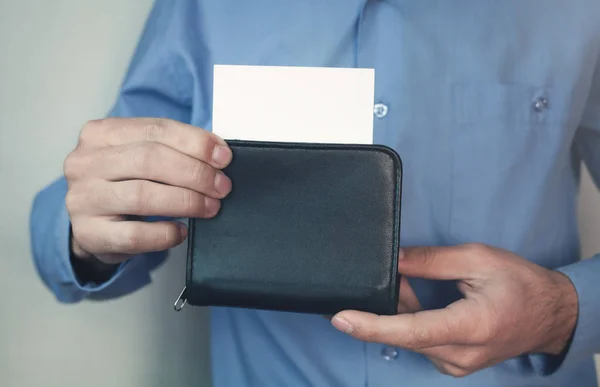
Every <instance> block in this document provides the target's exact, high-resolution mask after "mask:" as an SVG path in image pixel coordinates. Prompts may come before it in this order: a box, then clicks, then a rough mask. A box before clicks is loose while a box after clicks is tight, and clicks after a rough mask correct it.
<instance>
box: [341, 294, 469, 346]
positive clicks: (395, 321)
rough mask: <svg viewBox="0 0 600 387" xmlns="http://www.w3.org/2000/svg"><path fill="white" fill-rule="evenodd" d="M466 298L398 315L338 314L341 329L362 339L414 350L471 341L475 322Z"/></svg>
mask: <svg viewBox="0 0 600 387" xmlns="http://www.w3.org/2000/svg"><path fill="white" fill-rule="evenodd" d="M464 305H466V303H465V302H464V300H459V301H457V302H455V303H453V304H451V305H449V306H448V307H446V308H444V309H436V310H426V311H421V312H417V313H412V314H411V313H407V314H400V315H396V316H378V315H375V314H371V313H365V312H359V311H343V312H340V313H338V314H336V315H335V316H334V318H333V319H332V324H333V325H334V327H336V328H337V329H339V330H341V331H343V332H345V333H347V334H350V335H351V336H352V337H355V338H357V339H359V340H363V341H369V342H377V343H382V344H388V345H394V346H396V347H400V348H407V349H411V350H417V349H423V348H429V347H435V346H440V345H448V344H462V343H467V342H468V338H469V334H470V331H471V330H472V329H471V325H472V321H473V320H472V319H470V318H469V314H468V308H467V307H465V306H464Z"/></svg>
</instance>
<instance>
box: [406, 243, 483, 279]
mask: <svg viewBox="0 0 600 387" xmlns="http://www.w3.org/2000/svg"><path fill="white" fill-rule="evenodd" d="M482 258H483V252H480V251H478V250H477V249H476V248H473V247H471V246H466V245H462V246H447V247H410V248H404V249H402V252H401V254H400V259H399V260H398V271H399V272H400V273H402V274H404V275H406V276H409V277H418V278H427V279H437V280H468V279H472V278H475V277H478V271H479V269H480V268H481V266H482Z"/></svg>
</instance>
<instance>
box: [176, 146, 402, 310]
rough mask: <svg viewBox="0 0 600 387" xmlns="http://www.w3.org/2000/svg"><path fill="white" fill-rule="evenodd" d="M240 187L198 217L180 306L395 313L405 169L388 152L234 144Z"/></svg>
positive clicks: (230, 170) (232, 172) (231, 172)
mask: <svg viewBox="0 0 600 387" xmlns="http://www.w3.org/2000/svg"><path fill="white" fill-rule="evenodd" d="M228 144H229V145H230V147H231V149H232V152H233V160H232V162H231V164H230V165H229V166H228V167H227V168H226V169H225V170H224V172H225V173H226V174H227V175H228V176H229V177H230V178H231V180H232V183H233V189H232V191H231V193H230V194H229V195H228V196H227V197H226V198H225V199H223V200H222V204H221V210H220V212H219V214H218V215H217V216H215V217H214V218H212V219H191V220H190V230H189V239H188V243H189V245H188V257H187V276H186V287H185V289H184V291H183V292H182V294H181V295H180V297H179V299H178V300H177V301H176V303H175V309H176V310H179V309H180V308H181V307H183V305H185V303H188V304H190V305H196V306H228V307H240V308H252V309H264V310H278V311H288V312H299V313H314V314H329V315H331V314H335V313H337V312H339V311H341V310H347V309H353V310H361V311H366V312H372V313H377V314H386V315H390V314H396V312H397V305H398V291H399V283H400V278H399V275H398V272H397V263H398V261H397V260H398V250H399V247H398V244H399V238H400V235H399V233H400V207H401V206H400V202H401V188H402V184H401V181H402V163H401V160H400V157H399V156H398V154H397V153H396V152H395V151H394V150H392V149H391V148H388V147H385V146H379V145H338V144H304V143H303V144H296V143H271V142H254V141H228Z"/></svg>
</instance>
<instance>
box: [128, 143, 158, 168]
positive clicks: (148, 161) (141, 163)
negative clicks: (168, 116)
mask: <svg viewBox="0 0 600 387" xmlns="http://www.w3.org/2000/svg"><path fill="white" fill-rule="evenodd" d="M158 148H159V146H158V144H156V143H152V142H147V143H139V144H137V145H136V146H134V147H133V149H132V151H131V162H132V164H133V165H134V167H135V168H136V169H137V170H138V171H147V170H148V169H150V167H151V165H152V160H153V159H154V158H156V157H157V153H158V152H159V149H158Z"/></svg>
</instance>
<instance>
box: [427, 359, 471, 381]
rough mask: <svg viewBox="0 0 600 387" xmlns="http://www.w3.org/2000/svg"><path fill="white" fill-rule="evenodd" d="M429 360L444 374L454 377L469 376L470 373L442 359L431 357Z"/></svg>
mask: <svg viewBox="0 0 600 387" xmlns="http://www.w3.org/2000/svg"><path fill="white" fill-rule="evenodd" d="M429 360H430V361H431V363H432V364H433V366H434V367H435V368H436V369H437V370H438V371H439V372H440V373H442V374H444V375H448V376H454V377H463V376H466V375H467V374H468V372H467V371H466V370H464V369H462V368H460V367H457V366H456V365H454V364H452V363H448V362H445V361H443V360H440V359H436V358H434V357H429Z"/></svg>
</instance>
